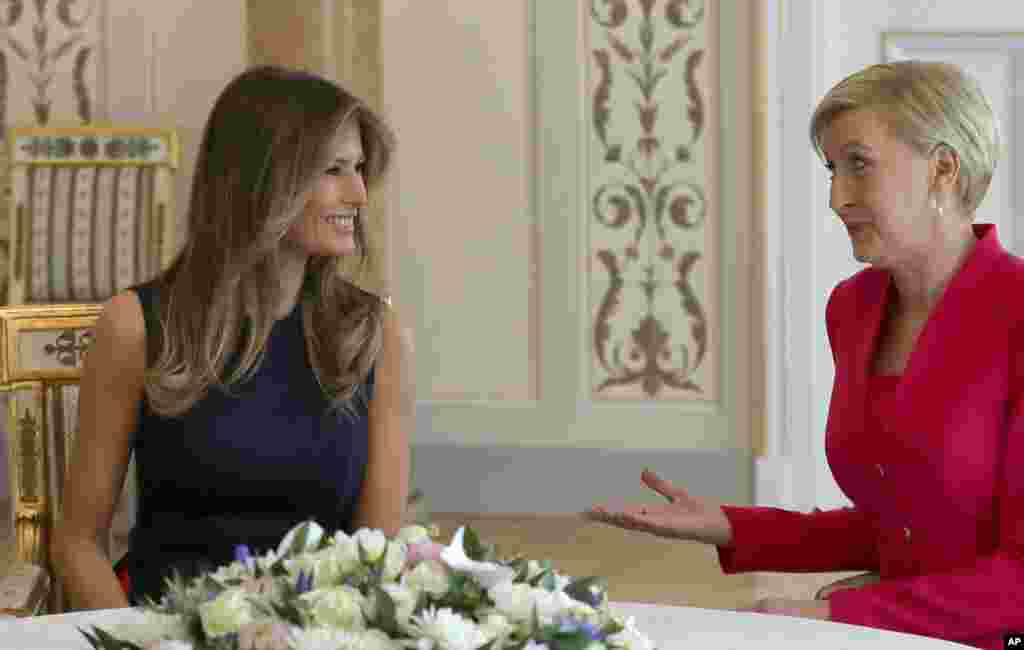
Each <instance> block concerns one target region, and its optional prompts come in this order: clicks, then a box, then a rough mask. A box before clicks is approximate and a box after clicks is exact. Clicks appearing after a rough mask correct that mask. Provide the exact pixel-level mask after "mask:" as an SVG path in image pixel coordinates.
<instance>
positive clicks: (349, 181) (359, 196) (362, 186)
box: [340, 174, 367, 206]
mask: <svg viewBox="0 0 1024 650" xmlns="http://www.w3.org/2000/svg"><path fill="white" fill-rule="evenodd" d="M340 190H341V200H342V201H343V202H345V203H346V204H348V205H354V206H363V205H366V202H367V194H366V181H365V180H363V175H362V174H348V175H346V176H344V177H343V179H342V181H341V187H340Z"/></svg>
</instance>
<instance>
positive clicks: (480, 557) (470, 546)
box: [462, 526, 487, 562]
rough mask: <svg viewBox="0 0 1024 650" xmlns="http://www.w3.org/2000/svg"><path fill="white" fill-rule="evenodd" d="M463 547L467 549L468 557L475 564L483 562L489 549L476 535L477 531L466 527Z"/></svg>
mask: <svg viewBox="0 0 1024 650" xmlns="http://www.w3.org/2000/svg"><path fill="white" fill-rule="evenodd" d="M462 546H463V548H465V549H466V556H467V557H469V559H471V560H473V561H475V562H483V561H484V555H485V554H486V552H487V549H486V548H484V545H483V544H482V543H481V542H480V537H479V536H478V535H477V534H476V531H475V530H473V529H472V528H470V527H469V526H466V529H465V531H464V532H463V535H462Z"/></svg>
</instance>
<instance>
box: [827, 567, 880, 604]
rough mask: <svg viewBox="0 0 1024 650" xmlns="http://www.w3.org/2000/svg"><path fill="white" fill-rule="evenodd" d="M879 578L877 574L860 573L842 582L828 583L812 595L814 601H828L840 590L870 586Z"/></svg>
mask: <svg viewBox="0 0 1024 650" xmlns="http://www.w3.org/2000/svg"><path fill="white" fill-rule="evenodd" d="M880 579H881V578H880V577H879V576H878V574H877V573H862V574H860V575H855V576H850V577H849V578H843V579H842V580H836V581H835V582H832V583H829V584H827V585H825V586H824V587H822V588H821V589H819V590H818V592H817V593H816V594H814V599H815V600H828V597H829V596H831V595H832V594H833V593H835V592H837V591H839V590H840V589H856V588H857V587H863V586H865V585H871V584H874V583H876V582H878V581H879V580H880Z"/></svg>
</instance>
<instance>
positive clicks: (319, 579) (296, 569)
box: [284, 547, 348, 589]
mask: <svg viewBox="0 0 1024 650" xmlns="http://www.w3.org/2000/svg"><path fill="white" fill-rule="evenodd" d="M338 557H339V556H338V553H337V552H336V550H335V549H334V548H330V547H329V548H325V549H323V550H322V551H317V552H316V553H304V554H302V555H298V556H296V557H292V558H288V559H287V560H285V561H284V567H285V569H287V570H288V574H289V575H290V576H291V578H292V579H293V580H295V579H297V578H298V576H299V573H300V572H303V573H305V574H306V575H307V576H308V575H309V574H310V573H312V574H313V587H314V588H315V589H322V588H324V587H331V586H334V585H336V584H338V583H339V582H341V580H342V579H343V578H344V577H345V576H346V575H348V574H347V573H346V572H344V571H342V566H341V562H340V561H339V560H338Z"/></svg>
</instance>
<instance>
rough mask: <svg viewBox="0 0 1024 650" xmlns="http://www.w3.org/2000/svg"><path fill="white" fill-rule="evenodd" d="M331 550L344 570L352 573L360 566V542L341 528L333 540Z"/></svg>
mask: <svg viewBox="0 0 1024 650" xmlns="http://www.w3.org/2000/svg"><path fill="white" fill-rule="evenodd" d="M331 550H332V552H333V553H334V557H335V559H337V561H338V564H339V566H340V568H341V570H342V571H344V572H345V573H351V572H352V571H355V570H356V569H357V568H359V565H360V564H362V561H361V560H360V559H359V544H358V543H357V542H356V540H355V539H354V538H352V537H349V536H348V535H346V534H345V532H344V531H341V530H339V531H338V532H337V533H335V535H334V538H333V539H332V540H331Z"/></svg>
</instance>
